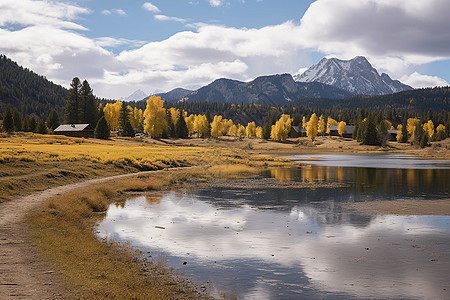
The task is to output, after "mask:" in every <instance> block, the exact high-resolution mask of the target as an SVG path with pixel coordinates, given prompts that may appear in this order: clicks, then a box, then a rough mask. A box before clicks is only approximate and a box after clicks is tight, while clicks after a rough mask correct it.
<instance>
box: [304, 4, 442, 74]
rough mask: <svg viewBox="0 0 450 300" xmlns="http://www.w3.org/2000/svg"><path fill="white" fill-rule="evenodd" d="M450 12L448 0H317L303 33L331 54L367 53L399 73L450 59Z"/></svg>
mask: <svg viewBox="0 0 450 300" xmlns="http://www.w3.org/2000/svg"><path fill="white" fill-rule="evenodd" d="M449 14H450V5H448V1H447V0H428V1H409V0H341V1H334V0H317V1H316V2H314V3H313V4H311V6H310V7H309V9H308V10H307V11H306V13H305V15H304V16H303V18H302V19H301V26H300V28H301V30H300V35H299V36H298V38H301V39H302V40H303V41H304V43H305V45H306V46H308V47H310V48H312V49H315V50H318V51H320V52H322V53H326V54H327V55H329V56H338V57H341V58H351V57H354V56H356V55H365V56H367V57H369V58H370V61H372V62H376V63H375V66H376V67H382V68H384V70H386V71H388V72H390V73H394V75H396V76H399V75H402V74H405V72H406V71H407V69H408V68H409V67H410V66H412V65H418V64H422V63H424V62H430V61H436V60H440V59H442V58H450V52H449V51H448V49H450V31H449V30H447V29H448V28H450V18H448V15H449ZM392 61H395V64H390V62H392Z"/></svg>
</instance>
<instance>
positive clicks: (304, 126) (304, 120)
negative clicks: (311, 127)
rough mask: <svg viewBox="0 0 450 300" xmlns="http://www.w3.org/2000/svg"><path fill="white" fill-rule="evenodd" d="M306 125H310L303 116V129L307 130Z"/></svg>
mask: <svg viewBox="0 0 450 300" xmlns="http://www.w3.org/2000/svg"><path fill="white" fill-rule="evenodd" d="M306 124H308V122H307V121H306V117H305V116H303V119H302V128H305V129H306Z"/></svg>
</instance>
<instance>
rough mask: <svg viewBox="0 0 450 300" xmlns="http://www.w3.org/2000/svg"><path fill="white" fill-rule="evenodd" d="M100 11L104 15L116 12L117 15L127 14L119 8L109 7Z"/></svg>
mask: <svg viewBox="0 0 450 300" xmlns="http://www.w3.org/2000/svg"><path fill="white" fill-rule="evenodd" d="M101 13H102V14H104V15H105V16H110V15H112V14H113V13H114V14H118V15H119V16H126V15H127V13H126V12H125V11H124V10H123V9H120V8H115V9H109V10H108V9H104V10H102V12H101Z"/></svg>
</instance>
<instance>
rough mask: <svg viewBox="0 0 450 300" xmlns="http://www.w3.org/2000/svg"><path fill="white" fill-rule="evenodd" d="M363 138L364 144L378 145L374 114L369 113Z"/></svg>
mask: <svg viewBox="0 0 450 300" xmlns="http://www.w3.org/2000/svg"><path fill="white" fill-rule="evenodd" d="M365 123H366V124H365V126H364V131H363V133H362V140H363V144H364V145H372V146H378V145H379V142H378V137H377V127H376V124H375V119H374V117H373V115H369V116H368V117H367V120H366V122H365Z"/></svg>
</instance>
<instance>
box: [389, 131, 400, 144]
mask: <svg viewBox="0 0 450 300" xmlns="http://www.w3.org/2000/svg"><path fill="white" fill-rule="evenodd" d="M397 132H398V130H397V129H389V130H388V133H389V140H390V141H397Z"/></svg>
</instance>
